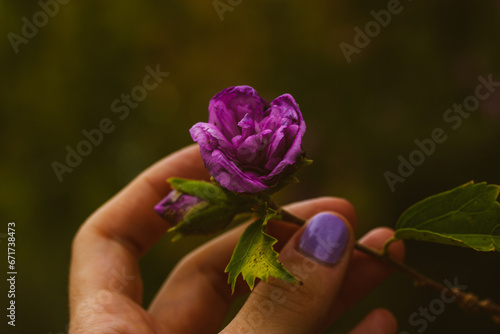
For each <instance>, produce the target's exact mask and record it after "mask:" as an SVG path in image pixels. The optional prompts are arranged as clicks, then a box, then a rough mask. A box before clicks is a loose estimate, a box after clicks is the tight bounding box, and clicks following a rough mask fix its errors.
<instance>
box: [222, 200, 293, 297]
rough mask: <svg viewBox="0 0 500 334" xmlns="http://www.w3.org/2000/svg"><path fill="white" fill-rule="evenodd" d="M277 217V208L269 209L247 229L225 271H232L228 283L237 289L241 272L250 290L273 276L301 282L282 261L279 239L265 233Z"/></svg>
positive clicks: (291, 281)
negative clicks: (269, 224) (275, 247)
mask: <svg viewBox="0 0 500 334" xmlns="http://www.w3.org/2000/svg"><path fill="white" fill-rule="evenodd" d="M275 216H276V211H274V210H272V209H268V213H267V214H266V215H265V217H263V218H261V219H259V220H257V221H255V222H253V223H252V224H251V225H249V226H248V227H247V229H246V230H245V232H243V234H242V236H241V238H240V241H239V242H238V245H237V246H236V248H235V249H234V253H233V256H232V257H231V261H230V262H229V264H228V265H227V267H226V270H225V272H227V273H229V277H228V283H230V284H231V288H232V290H233V292H234V287H235V284H236V279H237V278H238V276H239V275H240V273H241V275H242V276H243V279H244V280H246V282H247V283H248V286H249V287H250V290H252V289H253V287H254V285H255V279H256V278H260V279H261V280H263V281H264V282H267V280H268V277H269V276H272V277H276V278H279V279H282V280H284V281H287V282H290V283H297V282H299V280H298V279H297V278H295V276H293V275H292V274H291V273H290V272H289V271H288V270H286V269H285V267H284V266H283V264H282V263H281V262H279V261H278V253H277V252H276V251H275V250H274V249H273V245H274V244H275V243H276V242H277V240H276V238H274V237H272V236H270V235H268V234H266V232H265V229H266V225H267V222H268V221H269V220H270V219H272V218H274V217H275Z"/></svg>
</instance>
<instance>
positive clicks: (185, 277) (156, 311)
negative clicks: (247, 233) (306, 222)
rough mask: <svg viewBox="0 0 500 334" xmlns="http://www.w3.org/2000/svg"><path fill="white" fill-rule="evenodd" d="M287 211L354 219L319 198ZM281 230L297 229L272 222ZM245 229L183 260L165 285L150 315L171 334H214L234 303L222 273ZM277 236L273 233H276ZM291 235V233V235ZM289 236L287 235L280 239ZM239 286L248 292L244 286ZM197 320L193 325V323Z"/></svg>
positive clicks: (343, 205) (344, 208)
mask: <svg viewBox="0 0 500 334" xmlns="http://www.w3.org/2000/svg"><path fill="white" fill-rule="evenodd" d="M286 209H287V210H288V211H290V212H292V213H293V214H295V215H297V216H300V217H302V218H304V219H308V218H310V217H311V216H312V215H314V214H316V213H318V212H322V211H328V210H332V209H335V210H338V211H340V212H342V213H344V214H346V215H349V216H351V217H353V218H354V215H353V213H354V210H353V209H352V205H351V204H350V203H349V202H347V201H345V200H342V199H336V198H326V197H325V198H318V199H313V200H307V201H303V202H299V203H295V204H293V205H289V206H287V207H286ZM274 223H275V224H280V226H282V227H291V228H292V230H293V231H296V230H297V229H298V227H296V226H292V225H290V224H286V223H283V222H274ZM245 228H246V226H239V227H237V228H235V229H234V230H232V231H230V232H228V233H225V234H223V235H222V236H220V237H218V238H216V239H214V240H213V241H211V242H209V243H207V244H205V245H204V246H202V247H200V248H198V249H197V250H196V251H195V252H193V253H191V254H190V255H189V256H188V257H186V258H184V259H183V260H182V261H181V262H180V263H179V265H178V266H177V267H176V268H175V270H174V271H173V272H172V274H171V275H170V277H169V279H168V280H167V281H166V282H165V284H164V285H163V287H162V288H161V290H160V291H159V293H158V295H157V296H156V297H155V299H154V301H153V303H152V304H151V306H150V309H149V312H150V313H151V314H152V315H153V316H154V317H155V318H156V319H157V320H158V321H160V322H161V323H162V324H163V326H165V327H166V328H167V329H169V330H170V332H172V333H215V332H217V330H218V329H219V326H220V325H221V323H222V321H223V319H224V317H225V316H226V313H227V310H228V307H229V305H230V303H231V302H232V300H233V296H232V295H231V288H230V286H229V284H228V283H227V274H225V273H224V269H225V267H226V266H227V264H228V263H229V260H230V258H231V255H232V252H233V250H234V247H235V246H236V244H237V242H238V239H239V237H240V235H241V233H243V230H244V229H245ZM275 232H276V231H275ZM292 234H293V233H292ZM287 235H288V237H289V236H290V235H289V234H288V231H285V232H284V233H282V236H283V237H287ZM240 283H243V284H242V285H240V289H238V287H237V289H236V291H237V292H238V290H239V291H240V292H242V290H243V289H242V288H243V287H244V291H248V287H246V283H244V282H240ZM193 319H196V321H193Z"/></svg>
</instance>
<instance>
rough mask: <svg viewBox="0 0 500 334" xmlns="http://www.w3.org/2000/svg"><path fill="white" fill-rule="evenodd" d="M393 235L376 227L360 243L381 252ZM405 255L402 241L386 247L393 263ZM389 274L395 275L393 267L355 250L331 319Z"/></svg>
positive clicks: (335, 317)
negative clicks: (393, 260)
mask: <svg viewBox="0 0 500 334" xmlns="http://www.w3.org/2000/svg"><path fill="white" fill-rule="evenodd" d="M393 235H394V231H393V230H391V229H389V228H386V227H381V228H376V229H374V230H371V231H370V232H368V234H366V235H365V236H364V237H362V238H361V239H360V240H359V243H361V244H363V245H366V246H369V247H371V248H374V249H378V250H381V249H382V248H383V246H384V244H385V242H386V241H387V240H388V239H390V238H391V237H392V236H393ZM404 253H405V250H404V244H403V242H402V241H398V242H395V243H393V244H392V245H391V246H390V247H389V254H390V256H391V257H392V258H393V259H395V260H398V261H402V260H403V258H404ZM392 273H394V268H392V267H391V266H389V265H387V264H385V263H383V262H381V261H379V260H377V259H375V258H373V257H371V256H369V255H366V254H364V253H361V252H359V251H354V254H353V256H352V259H351V265H350V266H349V269H348V270H347V273H346V277H345V280H344V285H343V287H342V290H341V292H340V294H339V297H338V300H337V303H336V304H335V307H334V309H333V310H332V313H331V315H330V318H331V320H332V321H334V320H336V319H338V318H339V317H340V316H341V315H342V314H344V313H345V312H346V311H347V310H348V309H349V308H350V307H352V306H353V305H354V304H356V303H357V302H359V301H360V300H361V299H363V298H364V297H365V296H366V295H367V294H369V293H370V292H371V291H373V290H374V289H375V288H376V287H377V286H378V285H380V284H381V283H382V282H383V281H384V280H385V279H387V278H388V277H389V276H390V275H392Z"/></svg>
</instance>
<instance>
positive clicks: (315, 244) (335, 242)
mask: <svg viewBox="0 0 500 334" xmlns="http://www.w3.org/2000/svg"><path fill="white" fill-rule="evenodd" d="M348 240H349V230H348V229H347V226H346V225H345V223H344V222H343V221H342V219H340V218H339V217H337V216H335V215H332V214H329V213H320V214H317V215H316V216H314V217H313V218H312V219H311V220H310V221H309V224H307V227H306V229H305V230H304V233H303V234H302V237H301V238H300V242H299V249H300V250H301V251H302V252H304V253H306V254H308V255H310V256H312V257H314V258H315V259H316V260H318V261H320V262H324V263H327V264H335V263H337V262H338V261H339V260H340V258H341V257H342V253H343V252H344V249H345V246H346V245H347V241H348Z"/></svg>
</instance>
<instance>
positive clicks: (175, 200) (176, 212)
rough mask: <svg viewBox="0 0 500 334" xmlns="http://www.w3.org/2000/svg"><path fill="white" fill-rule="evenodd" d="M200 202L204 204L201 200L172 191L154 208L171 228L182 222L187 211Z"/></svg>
mask: <svg viewBox="0 0 500 334" xmlns="http://www.w3.org/2000/svg"><path fill="white" fill-rule="evenodd" d="M201 202H204V201H203V199H201V198H198V197H196V196H191V195H188V194H183V193H181V192H179V191H177V190H175V189H174V190H172V191H171V192H170V193H169V194H168V195H167V196H166V197H165V198H164V199H163V200H162V201H161V202H160V203H158V204H157V205H156V206H155V211H156V213H157V214H159V215H160V216H161V217H163V218H165V219H166V220H167V221H168V222H169V223H170V224H171V226H175V225H177V224H178V223H180V222H181V221H183V220H184V217H185V216H186V214H187V213H188V212H189V210H191V209H192V208H193V207H195V206H196V205H198V204H200V203H201Z"/></svg>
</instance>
